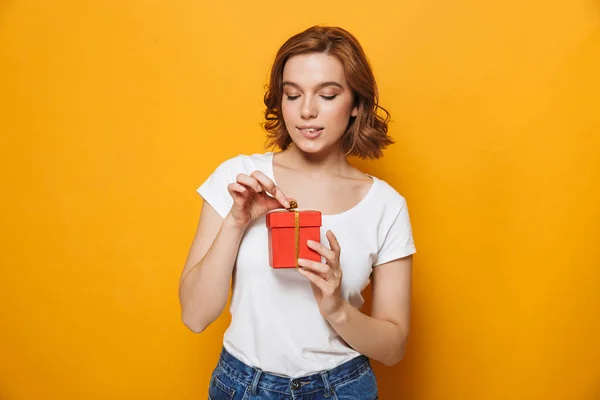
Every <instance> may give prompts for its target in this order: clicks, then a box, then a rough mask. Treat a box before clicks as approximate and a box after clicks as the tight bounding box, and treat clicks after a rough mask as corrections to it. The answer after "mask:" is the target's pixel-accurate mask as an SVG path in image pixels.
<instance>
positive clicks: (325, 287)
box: [298, 230, 344, 318]
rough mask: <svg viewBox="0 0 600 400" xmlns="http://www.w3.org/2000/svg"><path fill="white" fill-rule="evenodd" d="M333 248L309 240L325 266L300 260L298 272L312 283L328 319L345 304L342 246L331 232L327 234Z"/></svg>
mask: <svg viewBox="0 0 600 400" xmlns="http://www.w3.org/2000/svg"><path fill="white" fill-rule="evenodd" d="M326 236H327V240H329V245H330V246H331V248H328V247H327V246H324V245H322V244H321V243H318V242H314V241H312V240H309V241H308V242H307V245H308V247H309V248H311V249H312V250H314V251H316V252H317V253H319V254H320V255H321V256H323V257H324V258H325V264H323V263H320V262H316V261H312V260H306V259H302V258H301V259H298V265H299V266H300V268H298V272H299V273H301V274H302V275H304V276H305V277H306V278H307V279H308V280H309V281H310V283H311V286H312V289H313V293H314V295H315V299H316V300H317V304H318V305H319V311H320V312H321V315H323V317H325V318H327V317H330V316H332V315H334V314H335V313H336V312H337V311H339V310H340V309H341V307H342V304H343V302H344V300H343V298H342V295H341V289H342V269H341V267H340V252H341V249H340V244H339V243H338V241H337V239H336V237H335V235H334V234H333V232H331V231H330V230H329V231H327V233H326Z"/></svg>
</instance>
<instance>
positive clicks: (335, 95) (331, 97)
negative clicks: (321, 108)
mask: <svg viewBox="0 0 600 400" xmlns="http://www.w3.org/2000/svg"><path fill="white" fill-rule="evenodd" d="M321 97H322V98H323V99H325V100H333V99H335V98H336V97H337V94H334V95H332V96H323V95H321Z"/></svg>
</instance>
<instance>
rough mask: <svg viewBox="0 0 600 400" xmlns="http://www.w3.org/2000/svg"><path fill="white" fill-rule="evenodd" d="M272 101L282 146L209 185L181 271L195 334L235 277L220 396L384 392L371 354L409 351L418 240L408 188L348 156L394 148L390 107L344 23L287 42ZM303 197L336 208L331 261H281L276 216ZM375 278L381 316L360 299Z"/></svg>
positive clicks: (329, 230)
mask: <svg viewBox="0 0 600 400" xmlns="http://www.w3.org/2000/svg"><path fill="white" fill-rule="evenodd" d="M264 100H265V104H266V106H267V109H266V113H265V114H266V121H267V122H266V124H265V129H266V130H267V132H268V134H269V138H270V144H271V145H276V146H278V147H279V148H280V149H281V151H279V152H266V153H263V154H252V155H243V154H242V155H239V156H237V157H234V158H231V159H229V160H226V161H225V162H223V163H222V164H221V165H219V166H218V167H217V168H216V170H215V171H214V172H213V174H212V175H211V176H210V177H209V178H208V179H207V180H206V181H205V182H204V183H203V184H202V185H201V186H200V187H199V188H198V193H199V194H200V195H201V196H202V197H203V198H204V203H203V206H202V211H201V216H200V221H199V224H198V228H197V233H196V236H195V238H194V241H193V244H192V246H191V249H190V252H189V255H188V259H187V262H186V265H185V267H184V270H183V273H182V277H181V283H180V300H181V306H182V319H183V322H184V323H185V325H186V326H187V327H188V328H189V329H191V330H192V331H194V332H202V331H203V330H204V329H205V328H206V327H207V326H208V325H209V324H210V323H211V322H213V321H214V320H215V319H216V318H217V317H218V316H219V315H220V314H221V312H222V311H223V309H224V307H225V305H226V302H227V297H228V293H229V287H230V282H231V284H232V290H233V295H232V300H231V308H230V311H231V315H232V320H231V325H230V326H229V328H228V329H227V331H226V333H225V336H224V340H223V349H222V352H221V357H220V360H219V363H218V365H217V367H216V368H215V370H214V372H213V374H212V377H211V381H210V386H209V398H211V399H213V400H217V399H242V398H244V399H249V398H252V399H292V398H294V399H297V398H302V399H326V398H333V399H335V398H337V399H366V400H370V399H376V398H377V396H378V394H377V393H378V391H377V383H376V379H375V376H374V374H373V371H372V369H371V365H370V361H369V360H370V359H374V360H377V361H380V362H382V363H383V364H386V365H393V364H395V363H397V362H398V361H399V360H400V359H401V358H402V357H403V355H404V349H405V344H406V338H407V335H408V329H409V308H410V293H411V268H412V265H411V263H412V254H413V253H414V252H415V247H414V244H413V238H412V232H411V225H410V220H409V216H408V210H407V207H406V201H405V199H404V198H403V197H402V196H401V195H400V194H398V193H397V192H396V191H395V190H394V189H393V188H392V187H391V186H390V185H388V184H387V183H386V182H385V181H383V180H380V179H378V178H376V177H374V176H370V175H367V174H365V173H363V172H361V171H359V170H358V169H356V168H354V167H352V166H351V165H350V164H349V163H348V161H347V157H348V156H358V157H362V158H366V157H368V158H379V157H381V154H382V152H381V150H382V149H383V148H384V147H386V146H387V145H389V144H391V143H393V142H392V140H391V139H390V138H389V137H388V136H387V122H388V120H389V114H387V112H386V111H385V110H383V109H382V108H381V107H379V106H378V104H377V87H376V83H375V79H374V77H373V73H372V71H371V69H370V66H369V64H368V62H367V59H366V57H365V54H364V52H363V50H362V48H361V46H360V44H359V43H358V42H357V41H356V39H355V38H354V37H353V36H352V35H351V34H350V33H348V32H347V31H345V30H343V29H340V28H333V27H312V28H310V29H308V30H306V31H304V32H302V33H299V34H297V35H295V36H293V37H292V38H290V39H289V40H288V41H287V42H286V43H285V44H284V45H283V46H282V47H281V49H280V50H279V52H278V54H277V57H276V59H275V62H274V65H273V68H272V71H271V76H270V82H269V89H268V91H267V93H266V95H265V99H264ZM378 110H383V111H384V112H385V114H386V118H385V119H384V118H382V117H380V116H379V115H378V114H377V111H378ZM288 195H290V197H288ZM292 199H294V200H296V201H297V203H298V205H299V207H300V208H301V209H312V210H319V211H321V213H322V223H323V226H322V227H321V240H320V243H314V242H308V246H309V247H310V248H311V249H313V250H314V251H316V252H317V253H319V254H320V255H321V256H322V258H321V260H322V261H323V262H322V263H318V262H314V261H307V260H299V261H298V264H299V265H300V268H296V269H273V268H271V267H270V266H269V258H268V250H267V249H268V231H267V228H266V226H265V214H266V213H267V212H268V211H270V210H273V209H276V208H290V200H292ZM371 279H372V283H373V298H372V310H371V315H370V316H368V315H365V314H363V313H362V312H361V311H359V309H360V307H361V305H362V304H363V298H362V296H361V292H362V290H363V289H364V288H365V287H366V286H367V285H368V284H369V282H370V281H371Z"/></svg>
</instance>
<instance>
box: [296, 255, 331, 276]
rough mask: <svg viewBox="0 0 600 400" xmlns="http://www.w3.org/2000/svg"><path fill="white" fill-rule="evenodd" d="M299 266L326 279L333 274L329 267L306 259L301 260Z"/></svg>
mask: <svg viewBox="0 0 600 400" xmlns="http://www.w3.org/2000/svg"><path fill="white" fill-rule="evenodd" d="M298 265H300V266H302V267H304V268H306V269H308V270H311V271H313V272H315V273H318V274H321V275H323V276H324V277H325V276H327V275H329V273H331V267H330V266H329V265H327V264H323V263H319V262H316V261H312V260H307V259H305V258H299V259H298Z"/></svg>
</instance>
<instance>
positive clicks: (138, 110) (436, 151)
mask: <svg viewBox="0 0 600 400" xmlns="http://www.w3.org/2000/svg"><path fill="white" fill-rule="evenodd" d="M599 20H600V4H599V3H598V2H597V1H591V0H590V1H580V0H573V1H541V0H538V1H500V0H496V1H491V2H490V1H475V0H471V1H467V0H457V1H445V0H425V1H420V2H417V1H411V0H408V1H402V2H396V1H391V0H385V1H380V2H375V3H373V2H371V3H369V2H367V3H365V2H350V3H348V2H346V1H341V0H339V1H330V2H326V1H304V2H275V3H274V2H246V1H237V2H216V1H211V2H209V1H204V0H200V1H172V2H167V1H129V2H123V1H100V0H98V1H74V0H57V1H40V0H38V1H31V0H30V1H27V0H14V1H11V0H4V1H2V2H0V133H1V135H0V149H1V150H0V152H1V153H0V156H1V163H2V164H1V165H0V167H1V171H2V172H1V176H0V178H1V182H2V185H3V190H2V200H1V202H2V203H1V210H2V242H1V243H2V244H1V246H2V247H1V251H2V254H1V261H0V262H1V277H0V360H1V361H0V399H2V400H21V399H64V400H66V399H201V398H206V390H207V385H208V380H209V375H210V372H211V371H212V368H213V367H214V364H215V363H216V360H217V356H218V352H219V350H220V344H221V337H222V334H223V332H224V330H225V328H226V326H227V323H228V315H227V314H224V315H223V316H222V317H221V318H220V319H219V320H218V321H217V322H216V323H214V324H213V325H211V326H210V327H209V329H208V330H207V331H205V332H204V333H203V334H201V335H194V334H192V333H191V332H188V331H187V330H186V328H185V327H184V326H183V324H182V323H181V321H180V315H179V303H178V297H177V285H178V279H179V274H180V272H181V269H182V267H183V264H184V261H185V256H186V254H187V250H188V247H189V245H190V243H191V239H192V236H193V233H194V230H195V227H196V222H197V218H198V213H199V209H200V205H201V199H200V197H199V196H198V195H197V194H196V193H195V189H196V188H197V187H198V186H199V185H200V184H201V183H202V182H203V180H204V179H205V178H206V177H207V176H208V174H210V173H211V172H212V171H213V169H214V168H215V167H216V165H218V163H220V162H221V161H223V160H224V159H226V158H229V157H232V156H234V155H237V154H239V153H247V154H249V153H252V152H262V151H265V149H264V147H263V144H264V135H263V133H262V131H261V127H260V122H261V120H262V112H263V104H262V96H263V93H264V92H263V89H264V84H265V83H266V77H267V73H268V68H269V66H270V63H271V61H272V59H273V57H274V55H275V52H276V51H277V49H278V47H279V46H280V45H281V44H282V43H283V41H284V40H285V39H287V38H288V37H289V36H290V35H292V34H294V33H297V32H299V31H301V30H303V29H305V28H307V27H309V26H311V25H314V24H334V25H340V26H343V27H345V28H347V29H348V30H350V31H351V32H352V33H354V34H355V35H356V36H357V37H358V39H359V40H360V41H361V43H362V44H363V46H364V47H365V50H366V51H367V54H368V56H369V57H370V60H371V62H372V64H373V67H374V71H375V74H376V77H377V79H378V81H379V83H380V91H381V100H382V105H384V106H385V107H386V108H387V109H389V110H390V111H391V113H392V116H393V122H392V124H391V127H390V134H391V135H392V136H393V137H394V138H395V139H396V140H397V145H395V146H393V147H392V148H389V150H387V151H386V152H385V157H384V158H383V159H382V160H380V161H377V162H372V161H360V160H353V162H354V163H356V165H358V166H360V167H361V168H363V169H364V170H365V172H369V173H372V174H375V175H377V176H379V177H380V178H382V179H385V180H387V181H388V182H389V183H391V184H392V185H393V186H394V187H395V188H396V189H397V190H398V191H399V192H401V193H402V194H403V195H404V196H406V198H407V199H408V202H409V207H410V210H411V217H412V220H413V226H414V234H415V238H416V243H417V246H418V251H419V252H418V254H417V256H416V258H415V273H414V303H413V325H412V333H411V337H410V345H409V350H408V354H407V356H406V357H405V359H404V360H403V361H402V362H401V363H400V364H398V365H397V366H394V367H391V368H388V367H384V366H382V365H381V364H378V363H374V364H375V368H376V372H377V374H378V378H379V381H380V385H381V398H382V399H410V400H425V399H427V400H429V399H432V400H437V399H440V400H446V399H448V400H455V399H456V400H467V399H483V400H492V399H527V400H529V399H561V400H562V399H568V400H570V399H578V400H579V399H581V400H583V399H586V400H587V399H600V346H599V345H598V340H599V338H600V299H599V297H600V295H599V294H598V291H599V289H600V273H599V266H600V262H599V259H600V250H599V248H600V245H599V238H600V229H599V226H600V212H599V209H600V206H599V204H600V202H599V195H600V190H599V187H600V162H599V160H598V159H599V158H600V137H599V136H600V134H599V133H600V94H599V93H600V77H599V76H600V23H599ZM290 312H293V310H290Z"/></svg>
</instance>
